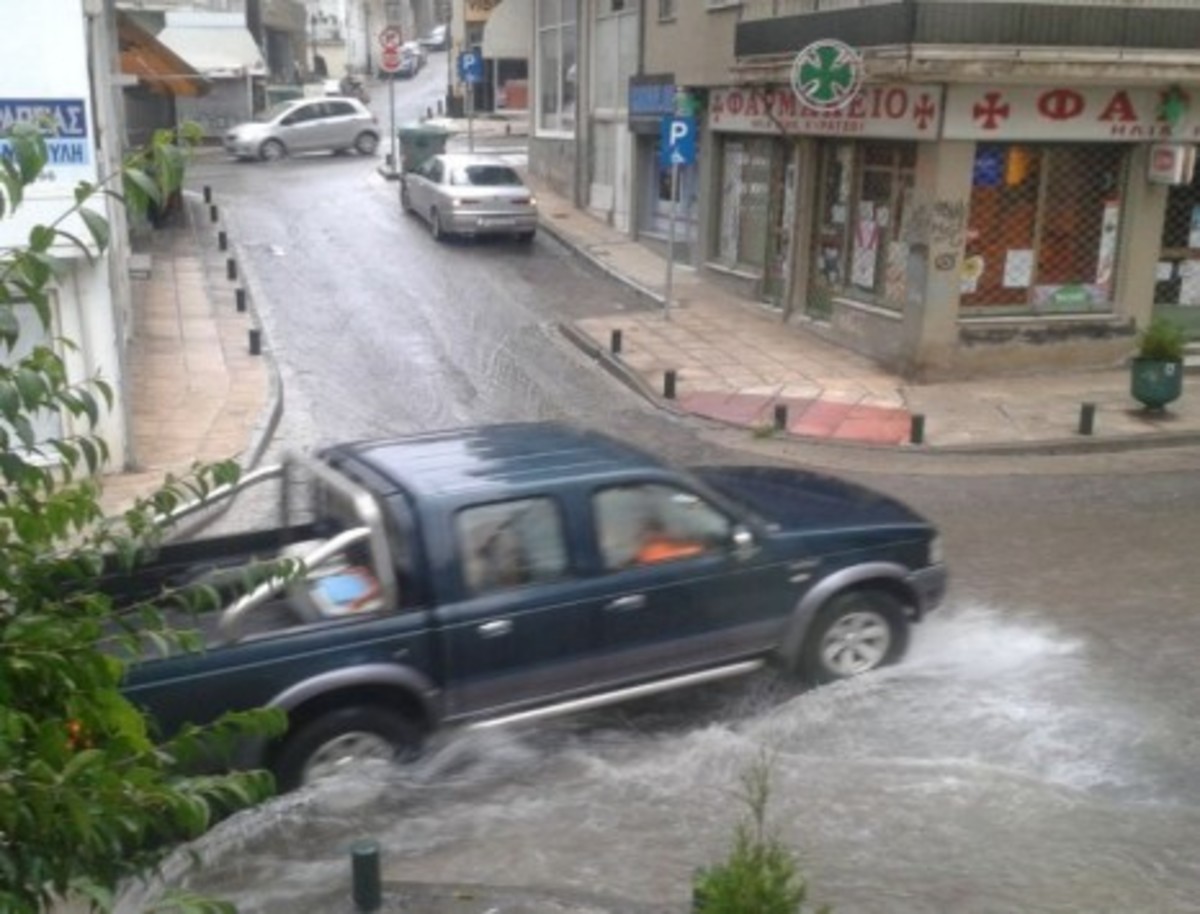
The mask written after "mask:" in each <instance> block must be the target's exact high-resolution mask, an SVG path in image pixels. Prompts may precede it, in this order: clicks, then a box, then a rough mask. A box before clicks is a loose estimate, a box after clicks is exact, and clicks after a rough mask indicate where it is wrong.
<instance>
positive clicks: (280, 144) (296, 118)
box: [225, 98, 379, 161]
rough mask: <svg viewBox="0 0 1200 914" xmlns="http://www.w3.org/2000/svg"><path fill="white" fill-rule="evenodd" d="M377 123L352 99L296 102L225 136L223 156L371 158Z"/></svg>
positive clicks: (321, 99)
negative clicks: (355, 155) (315, 154)
mask: <svg viewBox="0 0 1200 914" xmlns="http://www.w3.org/2000/svg"><path fill="white" fill-rule="evenodd" d="M378 147H379V122H378V120H376V118H375V115H373V114H372V113H371V112H370V111H368V110H367V108H366V106H365V105H364V104H363V103H362V102H360V101H358V100H357V99H353V98H298V99H293V100H291V101H286V102H281V103H280V104H278V105H276V106H275V107H273V108H271V109H269V110H267V111H265V112H264V113H263V114H261V115H259V116H258V118H257V119H256V120H253V121H250V122H249V123H245V124H238V125H237V126H236V127H234V128H232V129H231V130H230V131H229V132H228V133H226V134H225V151H226V152H228V153H229V154H230V155H231V156H234V157H236V158H239V159H252V158H258V159H266V160H267V161H272V160H274V159H281V158H283V157H284V156H285V155H291V154H293V153H298V152H348V151H349V150H351V149H353V150H355V151H356V152H358V153H360V154H361V155H374V154H375V150H376V149H377V148H378Z"/></svg>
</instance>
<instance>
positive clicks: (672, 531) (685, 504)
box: [593, 483, 732, 571]
mask: <svg viewBox="0 0 1200 914" xmlns="http://www.w3.org/2000/svg"><path fill="white" fill-rule="evenodd" d="M593 508H594V514H595V520H596V537H597V542H599V544H600V554H601V558H602V559H603V561H604V567H605V568H606V569H608V570H610V571H612V570H616V569H620V568H630V567H635V566H638V565H650V564H657V563H659V562H669V561H677V560H679V559H686V558H691V557H693V556H697V555H703V554H704V553H706V552H710V551H712V550H714V549H717V548H720V547H722V546H723V545H724V544H725V543H727V542H728V541H729V537H730V535H731V532H732V523H731V521H730V520H729V518H728V517H726V516H725V515H724V514H722V513H721V512H720V511H718V510H717V509H716V508H714V507H713V506H712V505H710V504H709V503H708V502H706V501H705V500H704V499H702V498H700V497H699V496H698V495H695V494H693V493H692V492H688V491H686V490H684V489H680V488H676V487H675V486H669V485H662V484H660V483H638V484H634V485H623V486H613V487H611V488H607V489H601V490H600V491H599V492H597V493H596V494H595V495H594V496H593Z"/></svg>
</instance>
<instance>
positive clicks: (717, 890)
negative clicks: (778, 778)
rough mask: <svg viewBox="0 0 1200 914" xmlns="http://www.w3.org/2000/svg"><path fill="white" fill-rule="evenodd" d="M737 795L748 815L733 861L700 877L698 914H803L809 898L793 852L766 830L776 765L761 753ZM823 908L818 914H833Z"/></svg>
mask: <svg viewBox="0 0 1200 914" xmlns="http://www.w3.org/2000/svg"><path fill="white" fill-rule="evenodd" d="M741 781H742V791H741V793H740V794H739V796H738V799H740V800H741V801H742V802H743V803H744V804H745V806H746V808H747V810H748V812H749V815H748V817H747V818H745V819H743V820H742V821H741V822H739V823H738V826H737V830H736V832H735V833H734V839H733V848H732V850H731V851H730V852H729V857H728V858H726V860H725V861H724V862H722V863H718V864H716V865H714V866H711V867H708V868H707V869H704V870H701V871H700V873H699V874H698V875H697V877H696V884H695V897H696V907H695V910H696V911H697V912H699V914H799V912H800V910H801V907H802V905H803V904H804V900H805V898H806V896H807V893H808V891H807V887H806V885H805V883H804V880H803V879H802V878H801V877H800V874H799V871H798V870H797V867H796V861H795V858H794V857H793V855H792V853H791V852H790V851H789V850H788V849H787V848H786V847H785V846H784V844H783V842H782V841H780V839H779V837H778V836H777V835H775V834H774V833H772V832H770V831H768V829H767V806H768V804H769V801H770V796H771V763H770V760H769V759H768V758H767V757H766V756H765V755H760V756H759V758H758V759H757V760H756V761H755V763H754V764H753V765H752V766H751V767H750V768H749V769H747V770H746V771H745V772H744V773H743V774H742V778H741ZM829 911H830V909H829V908H827V907H826V908H821V909H820V911H819V912H818V914H828V912H829Z"/></svg>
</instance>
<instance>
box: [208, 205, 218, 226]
mask: <svg viewBox="0 0 1200 914" xmlns="http://www.w3.org/2000/svg"><path fill="white" fill-rule="evenodd" d="M217 219H218V215H217V204H215V203H214V204H213V205H212V206H210V207H209V208H208V220H209V221H210V222H216V221H217Z"/></svg>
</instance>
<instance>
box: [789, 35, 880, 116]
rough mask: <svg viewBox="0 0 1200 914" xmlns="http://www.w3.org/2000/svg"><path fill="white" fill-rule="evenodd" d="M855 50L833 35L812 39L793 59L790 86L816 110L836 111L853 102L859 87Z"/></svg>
mask: <svg viewBox="0 0 1200 914" xmlns="http://www.w3.org/2000/svg"><path fill="white" fill-rule="evenodd" d="M862 77H863V66H862V58H861V57H859V56H858V52H857V51H855V50H854V49H853V48H852V47H850V46H849V45H847V44H844V43H842V42H840V41H835V40H834V39H832V38H828V39H825V40H823V41H814V42H813V43H812V44H810V45H809V46H808V47H806V48H805V49H804V50H803V51H801V52H800V53H799V54H797V55H796V59H795V61H793V63H792V90H793V91H794V92H795V93H796V97H797V98H798V99H800V101H801V102H802V103H803V104H804V105H807V106H808V107H809V108H814V109H816V110H817V111H836V110H838V109H840V108H845V107H846V106H847V105H848V104H850V102H852V101H853V100H854V98H855V96H856V95H858V90H859V89H860V88H861V87H862Z"/></svg>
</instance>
